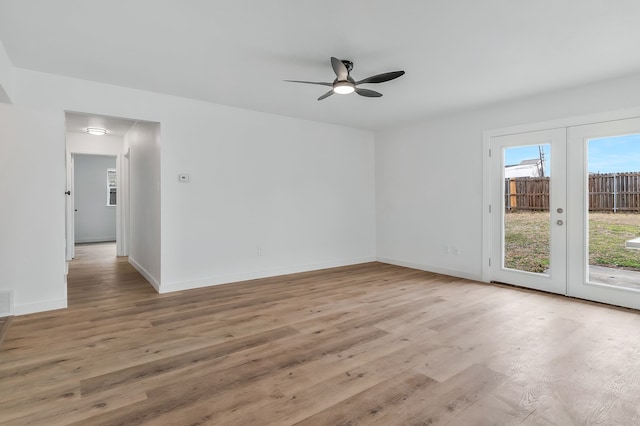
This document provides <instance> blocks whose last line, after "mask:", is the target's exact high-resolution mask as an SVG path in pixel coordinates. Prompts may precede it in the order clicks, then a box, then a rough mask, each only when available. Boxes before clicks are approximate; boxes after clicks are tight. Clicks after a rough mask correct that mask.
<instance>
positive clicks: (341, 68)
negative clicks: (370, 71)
mask: <svg viewBox="0 0 640 426" xmlns="http://www.w3.org/2000/svg"><path fill="white" fill-rule="evenodd" d="M331 66H332V67H333V72H335V73H336V77H338V80H340V81H344V80H346V79H347V77H349V70H348V69H347V67H346V66H345V65H344V64H343V63H342V61H341V60H340V59H338V58H334V57H333V56H332V57H331Z"/></svg>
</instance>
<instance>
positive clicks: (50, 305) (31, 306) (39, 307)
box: [13, 299, 67, 315]
mask: <svg viewBox="0 0 640 426" xmlns="http://www.w3.org/2000/svg"><path fill="white" fill-rule="evenodd" d="M66 308H67V299H56V300H45V301H42V302H33V303H24V304H22V305H14V306H13V314H14V315H27V314H35V313H37V312H45V311H53V310H56V309H66Z"/></svg>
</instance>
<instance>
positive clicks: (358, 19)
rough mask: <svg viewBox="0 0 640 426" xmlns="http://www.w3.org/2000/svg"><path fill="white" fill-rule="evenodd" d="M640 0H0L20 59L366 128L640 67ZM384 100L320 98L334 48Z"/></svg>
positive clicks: (10, 46)
mask: <svg viewBox="0 0 640 426" xmlns="http://www.w3.org/2000/svg"><path fill="white" fill-rule="evenodd" d="M639 22H640V1H638V0H615V1H611V0H609V1H607V0H534V1H532V0H528V1H525V0H482V1H478V0H422V1H421V0H394V1H391V0H349V1H344V0H322V1H312V0H269V1H265V0H217V1H211V0H189V1H184V0H167V1H157V0H135V1H131V0H127V1H125V0H110V1H108V2H105V1H97V0H88V1H72V0H57V1H50V0H0V40H1V41H2V43H3V44H4V46H5V49H6V50H7V52H8V54H9V57H10V59H11V61H12V62H13V64H14V65H15V66H17V67H21V68H29V69H33V70H38V71H43V72H49V73H55V74H62V75H67V76H71V77H77V78H81V79H87V80H95V81H101V82H106V83H112V84H116V85H121V86H127V87H135V88H139V89H146V90H151V91H155V92H161V93H167V94H173V95H180V96H186V97H191V98H197V99H202V100H207V101H211V102H216V103H221V104H226V105H233V106H238V107H243V108H248V109H253V110H258V111H266V112H271V113H275V114H283V115H288V116H293V117H300V118H304V119H310V120H315V121H324V122H330V123H337V124H343V125H348V126H353V127H358V128H366V129H381V128H385V127H388V126H394V125H399V124H403V123H406V122H412V121H417V120H420V119H424V118H426V117H429V116H433V115H437V114H442V113H446V112H450V111H455V110H461V109H467V108H475V107H478V106H481V105H485V104H489V103H495V102H500V101H504V100H508V99H513V98H519V97H524V96H528V95H532V94H537V93H541V92H547V91H553V90H557V89H561V88H566V87H572V86H578V85H583V84H587V83H590V82H595V81H600V80H606V79H610V78H616V77H620V76H623V75H628V74H632V73H636V72H640V55H638V54H637V49H638V47H637V46H638V40H640V25H639V24H638V23H639ZM331 56H336V57H338V58H340V59H350V60H352V61H353V62H354V70H353V72H352V75H353V76H354V77H355V78H356V80H358V79H362V78H365V77H368V76H370V75H372V74H378V73H382V72H387V71H393V70H398V69H403V70H405V71H406V72H407V74H406V75H405V76H404V77H401V78H399V79H397V80H394V81H391V82H387V83H382V84H378V85H370V86H369V87H370V88H372V89H375V90H379V91H381V92H382V93H383V94H384V97H382V98H377V99H372V98H363V97H360V96H357V95H355V94H352V95H348V96H337V95H336V96H331V97H329V98H327V99H326V100H323V101H320V102H318V101H316V99H317V97H318V96H320V95H321V94H323V93H324V92H325V91H326V90H325V89H326V88H325V87H322V86H313V85H301V84H294V83H285V82H283V81H282V80H284V79H295V80H312V81H332V80H333V78H334V75H333V72H332V70H331V67H330V63H329V58H330V57H331Z"/></svg>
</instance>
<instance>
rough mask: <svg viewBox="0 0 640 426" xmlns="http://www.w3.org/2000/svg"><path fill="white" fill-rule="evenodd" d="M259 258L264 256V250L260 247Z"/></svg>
mask: <svg viewBox="0 0 640 426" xmlns="http://www.w3.org/2000/svg"><path fill="white" fill-rule="evenodd" d="M258 256H264V250H262V247H260V246H258Z"/></svg>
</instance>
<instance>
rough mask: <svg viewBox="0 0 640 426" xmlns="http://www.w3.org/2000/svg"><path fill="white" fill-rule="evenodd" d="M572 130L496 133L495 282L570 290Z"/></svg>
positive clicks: (492, 272) (493, 171) (493, 185)
mask: <svg viewBox="0 0 640 426" xmlns="http://www.w3.org/2000/svg"><path fill="white" fill-rule="evenodd" d="M565 162H566V129H564V128H561V129H552V130H544V131H538V132H529V133H520V134H513V135H506V136H498V137H492V138H491V180H492V181H491V188H492V192H491V193H492V195H491V259H490V276H491V280H492V281H497V282H503V283H508V284H514V285H519V286H523V287H529V288H533V289H537V290H543V291H548V292H553V293H560V294H566V292H567V284H566V283H567V281H566V280H567V273H566V265H567V263H566V253H567V251H566V242H567V234H566V226H565V221H566V213H565V210H566V173H565Z"/></svg>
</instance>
